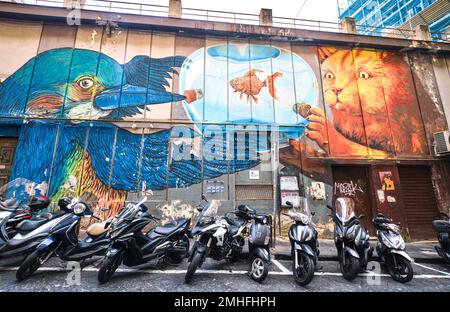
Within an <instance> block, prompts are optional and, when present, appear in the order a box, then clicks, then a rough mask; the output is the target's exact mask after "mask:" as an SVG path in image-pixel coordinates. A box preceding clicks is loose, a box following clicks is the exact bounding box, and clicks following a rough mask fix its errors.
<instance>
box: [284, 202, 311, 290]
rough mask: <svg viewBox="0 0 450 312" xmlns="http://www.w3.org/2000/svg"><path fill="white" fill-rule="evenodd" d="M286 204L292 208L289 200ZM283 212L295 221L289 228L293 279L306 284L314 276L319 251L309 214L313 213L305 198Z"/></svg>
mask: <svg viewBox="0 0 450 312" xmlns="http://www.w3.org/2000/svg"><path fill="white" fill-rule="evenodd" d="M286 205H287V206H289V207H291V208H293V205H292V203H291V202H289V201H288V202H286ZM283 214H284V215H286V216H288V217H290V218H291V219H292V220H294V222H295V223H294V224H292V225H291V227H290V228H289V240H290V242H291V255H292V259H293V260H294V261H293V269H292V272H293V274H294V279H295V282H296V283H297V284H299V285H301V286H306V285H308V284H309V283H310V282H311V280H312V279H313V277H314V271H315V269H316V265H317V261H318V257H319V253H320V252H319V242H318V240H317V231H316V229H315V228H314V225H313V224H312V223H311V216H313V215H314V214H315V213H314V212H310V211H309V208H308V205H307V203H306V200H305V201H304V202H303V205H302V206H301V207H299V209H296V210H295V211H294V210H289V212H288V213H283Z"/></svg>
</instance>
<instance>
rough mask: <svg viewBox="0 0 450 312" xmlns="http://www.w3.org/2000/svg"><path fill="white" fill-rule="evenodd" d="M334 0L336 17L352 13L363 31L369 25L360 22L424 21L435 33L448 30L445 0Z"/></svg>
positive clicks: (407, 24)
mask: <svg viewBox="0 0 450 312" xmlns="http://www.w3.org/2000/svg"><path fill="white" fill-rule="evenodd" d="M337 3H338V12H339V19H340V20H342V19H344V18H345V17H348V16H349V17H353V18H354V19H355V22H356V24H357V25H361V26H362V27H360V29H361V30H362V31H363V32H366V31H364V29H366V30H367V33H369V31H368V29H369V28H364V26H368V27H370V26H375V27H378V26H381V27H398V28H403V29H414V27H415V26H417V25H418V24H426V25H428V26H429V28H430V31H431V32H435V33H436V32H437V33H446V32H449V31H450V2H449V1H448V0H337ZM372 31H373V29H372ZM373 32H378V31H377V30H374V31H373ZM441 35H442V34H441Z"/></svg>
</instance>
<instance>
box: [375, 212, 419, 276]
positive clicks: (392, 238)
mask: <svg viewBox="0 0 450 312" xmlns="http://www.w3.org/2000/svg"><path fill="white" fill-rule="evenodd" d="M372 223H373V225H374V226H375V228H376V229H377V238H378V244H377V248H376V249H377V254H378V257H380V259H381V262H382V263H384V264H385V266H386V268H387V270H388V272H389V275H390V276H391V277H392V278H393V279H394V280H395V281H397V282H400V283H406V282H409V281H410V280H411V279H412V278H413V275H414V271H413V268H412V265H411V263H412V262H414V260H413V259H412V258H411V257H410V256H409V255H408V254H407V253H406V251H405V241H404V240H403V238H402V236H401V234H400V228H399V227H398V225H396V224H393V223H392V220H391V219H388V218H386V217H385V216H384V215H383V214H382V213H378V214H377V215H376V216H375V217H374V218H373V219H372Z"/></svg>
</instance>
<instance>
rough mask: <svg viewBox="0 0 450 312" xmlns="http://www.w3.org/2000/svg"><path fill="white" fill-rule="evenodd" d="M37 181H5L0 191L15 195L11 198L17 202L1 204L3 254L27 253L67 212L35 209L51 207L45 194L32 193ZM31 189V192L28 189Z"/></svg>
mask: <svg viewBox="0 0 450 312" xmlns="http://www.w3.org/2000/svg"><path fill="white" fill-rule="evenodd" d="M33 184H34V183H32V182H31V181H28V180H26V179H16V180H14V181H11V182H10V183H8V184H6V185H4V186H3V187H2V188H1V190H0V192H1V193H2V194H3V196H4V195H5V194H7V195H9V196H13V197H11V198H10V199H8V201H9V202H14V203H15V204H14V205H12V204H11V205H7V206H8V207H6V206H2V207H1V208H0V258H1V259H4V258H9V257H17V256H21V257H22V256H26V255H27V254H28V253H29V252H31V251H32V250H33V249H34V248H35V247H36V245H37V244H38V243H39V242H40V241H41V240H42V239H43V238H45V237H46V236H47V235H48V231H49V229H50V228H51V226H53V224H54V223H55V222H57V221H55V220H58V218H59V217H61V216H62V215H63V214H64V213H61V212H57V213H48V212H46V213H40V214H37V215H33V213H35V212H38V211H40V210H41V209H44V208H46V207H48V205H49V202H50V201H49V199H48V198H47V197H45V196H34V195H33V196H30V194H29V193H30V192H31V193H33V191H34V190H32V187H31V188H30V187H28V188H26V187H25V186H26V185H28V186H32V185H33ZM25 190H28V193H27V192H26V191H25Z"/></svg>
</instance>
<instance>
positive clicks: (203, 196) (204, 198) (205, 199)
mask: <svg viewBox="0 0 450 312" xmlns="http://www.w3.org/2000/svg"><path fill="white" fill-rule="evenodd" d="M202 199H203V200H204V201H205V202H208V199H207V198H206V196H205V194H202Z"/></svg>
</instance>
